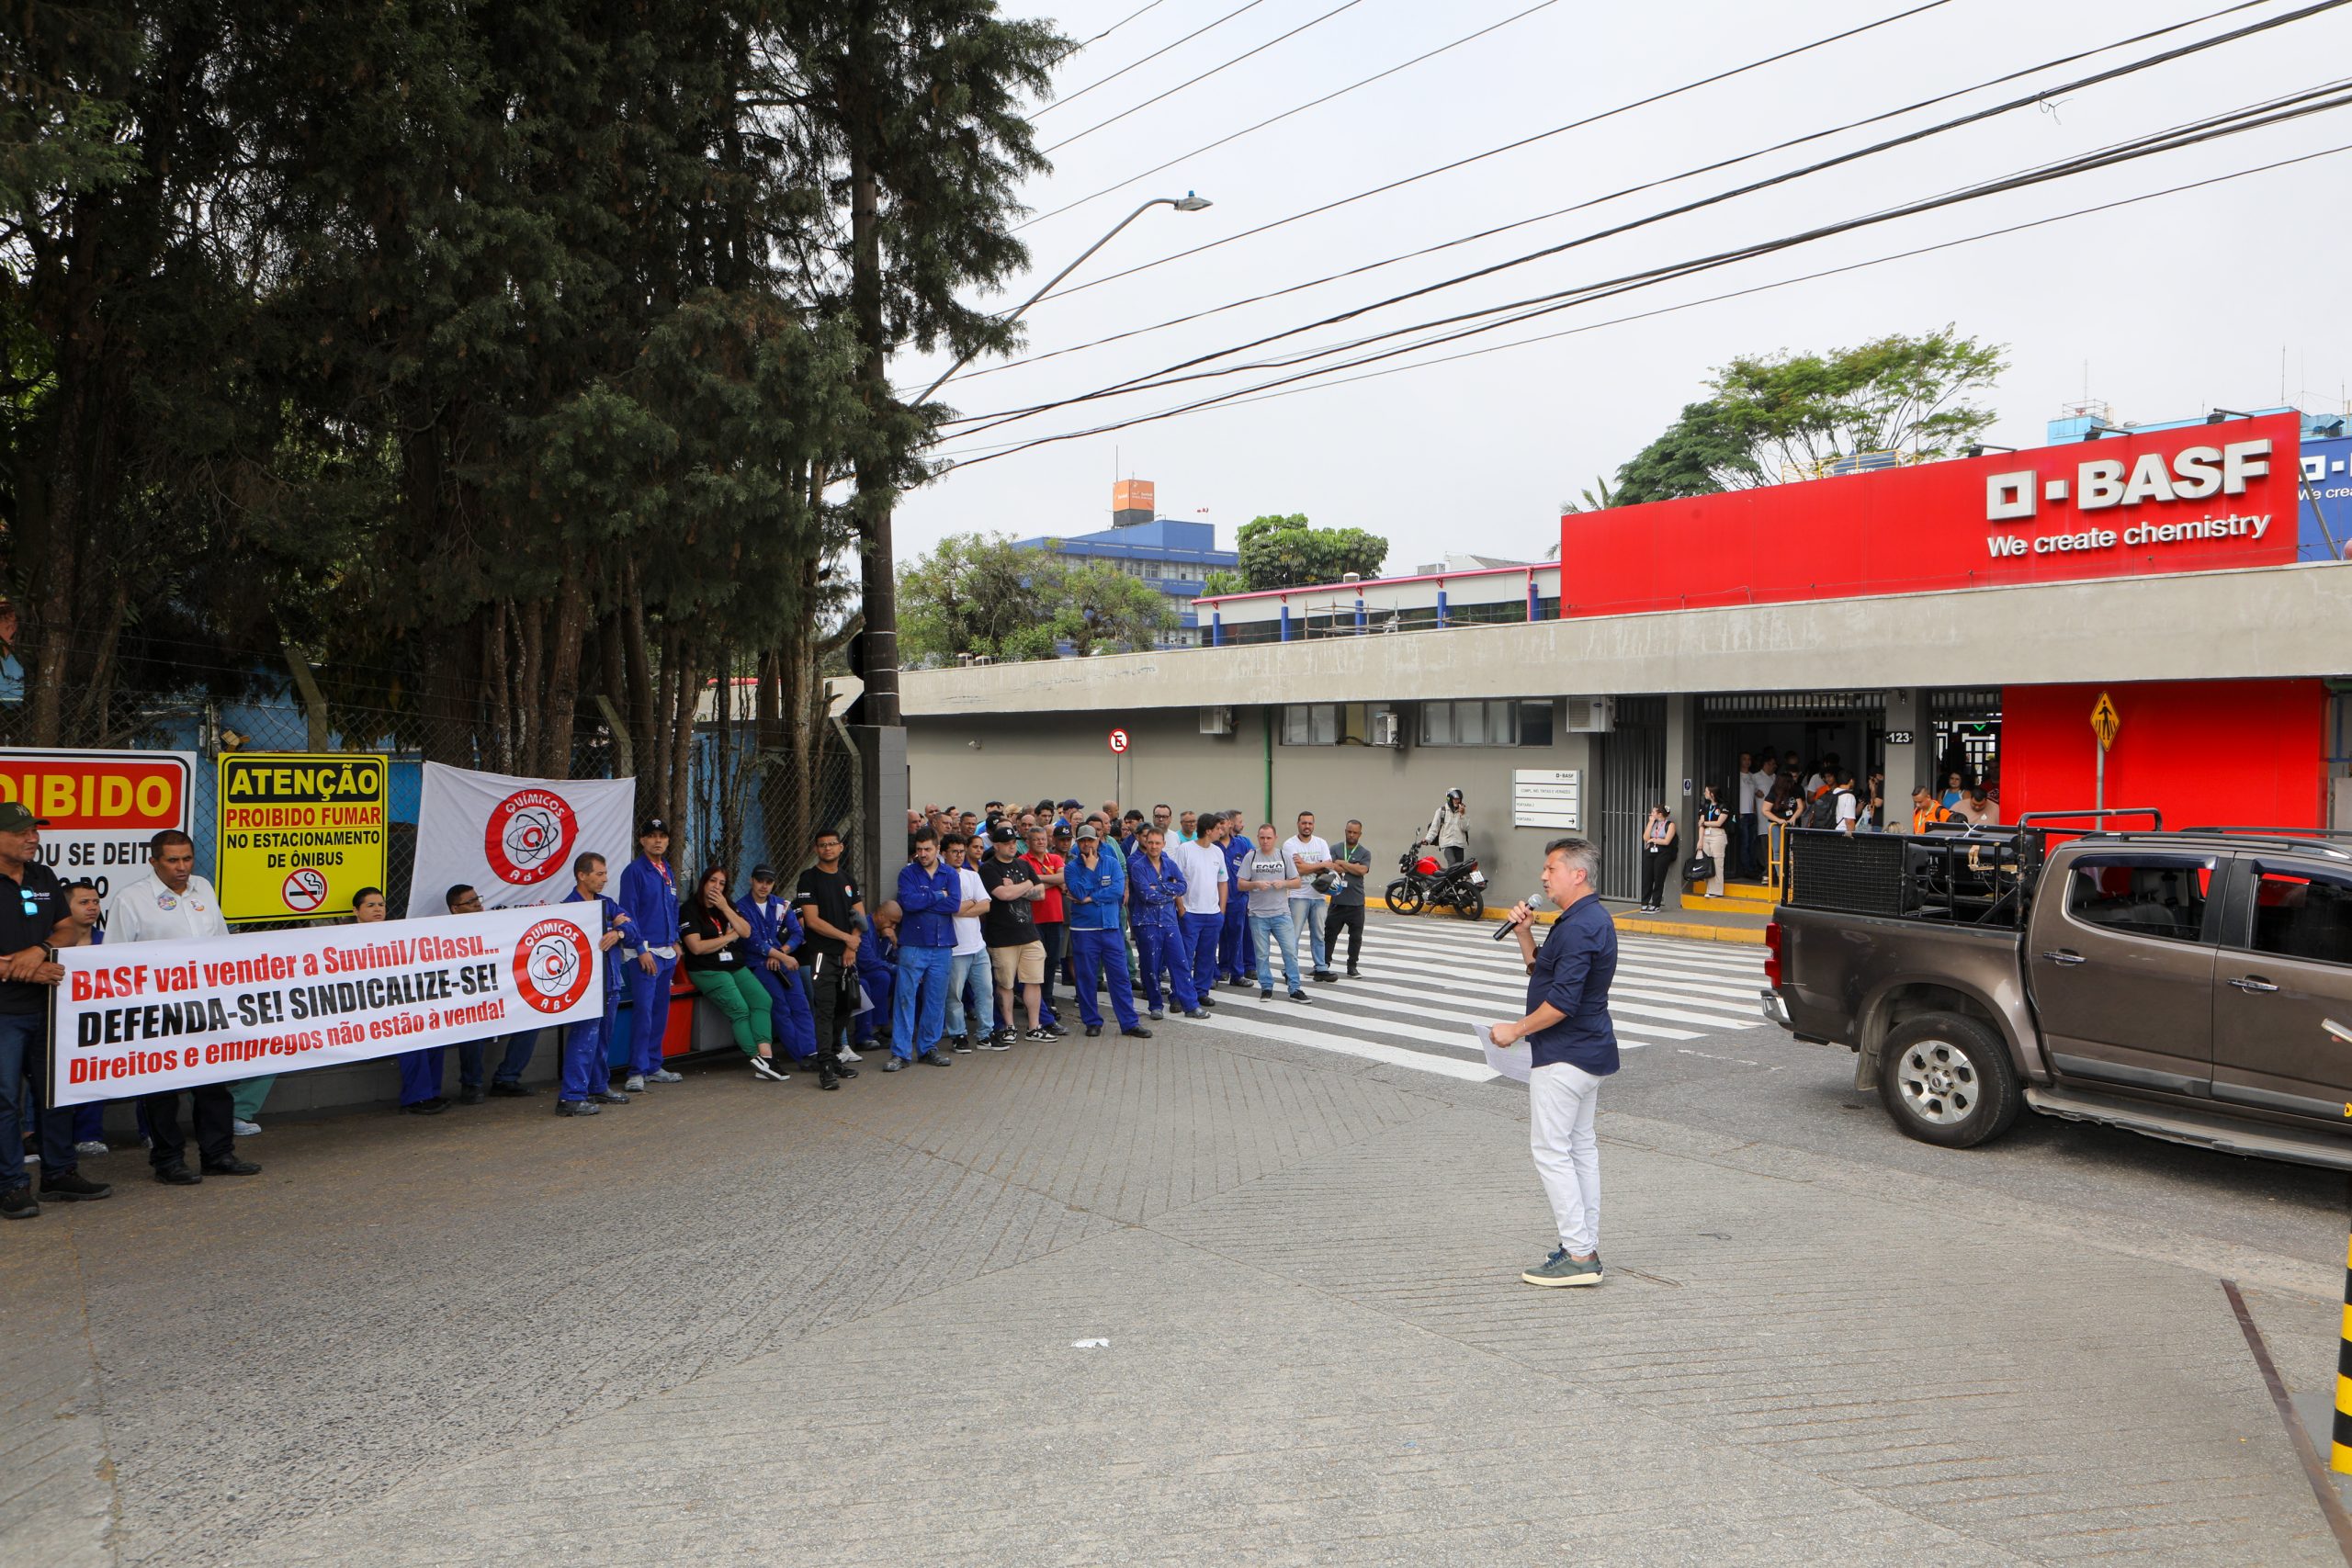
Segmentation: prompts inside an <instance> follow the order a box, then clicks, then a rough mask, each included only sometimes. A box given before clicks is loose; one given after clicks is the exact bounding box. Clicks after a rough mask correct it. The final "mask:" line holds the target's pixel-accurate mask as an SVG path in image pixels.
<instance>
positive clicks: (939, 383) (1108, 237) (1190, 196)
mask: <svg viewBox="0 0 2352 1568" xmlns="http://www.w3.org/2000/svg"><path fill="white" fill-rule="evenodd" d="M1214 205H1215V204H1214V203H1213V202H1211V201H1210V200H1209V198H1208V197H1204V196H1203V195H1201V194H1200V193H1199V192H1197V191H1189V190H1188V191H1186V192H1185V193H1184V194H1183V195H1182V196H1156V197H1152V198H1151V199H1150V200H1149V201H1147V202H1145V203H1144V204H1143V205H1142V206H1141V207H1138V208H1136V209H1135V210H1134V211H1133V212H1130V213H1128V214H1127V215H1126V216H1125V218H1122V219H1120V220H1118V221H1117V222H1116V223H1114V224H1113V225H1111V232H1110V233H1108V234H1105V235H1103V237H1102V238H1101V239H1099V240H1097V241H1095V242H1094V243H1092V244H1091V245H1089V246H1087V247H1086V249H1084V250H1082V251H1080V253H1079V254H1078V260H1076V261H1074V262H1072V263H1070V264H1069V265H1068V266H1066V267H1064V268H1062V269H1061V271H1059V272H1057V273H1056V274H1054V276H1051V277H1049V278H1047V279H1046V287H1044V288H1040V289H1039V290H1037V292H1036V293H1035V294H1032V295H1031V296H1029V298H1028V299H1023V301H1021V303H1020V304H1018V305H1016V306H1014V307H1013V309H1012V314H1011V315H1009V316H1006V317H1004V318H1003V321H1004V324H1005V325H1007V326H1011V325H1012V323H1013V322H1015V321H1019V320H1020V319H1021V313H1022V312H1023V311H1024V310H1028V309H1029V307H1030V306H1032V305H1035V303H1036V302H1037V301H1038V300H1040V299H1044V298H1045V297H1046V295H1048V294H1050V293H1052V292H1053V291H1054V285H1056V284H1057V283H1059V282H1060V281H1061V280H1062V279H1063V278H1065V277H1068V276H1069V275H1070V274H1071V273H1073V272H1076V271H1077V270H1078V269H1079V268H1080V266H1082V265H1085V262H1086V258H1087V257H1089V256H1091V255H1092V254H1094V253H1095V252H1097V251H1099V250H1101V249H1102V248H1103V246H1105V245H1107V244H1109V243H1111V241H1112V238H1113V236H1114V235H1116V234H1117V233H1118V231H1120V230H1122V229H1124V228H1125V227H1126V226H1127V225H1128V224H1130V223H1132V222H1134V221H1135V220H1136V219H1138V218H1140V217H1142V216H1143V215H1144V214H1145V213H1147V212H1148V211H1150V210H1151V209H1153V208H1155V207H1172V208H1174V209H1176V210H1177V211H1179V212H1200V211H1203V210H1204V209H1207V208H1209V207H1211V206H1214ZM978 353H979V350H978V348H969V349H967V350H965V351H964V355H963V357H962V358H960V359H958V360H956V363H955V364H953V365H951V366H949V367H947V368H946V369H945V370H944V371H942V372H940V376H939V379H938V380H936V381H933V383H932V384H931V385H930V386H928V387H925V388H924V389H922V395H921V396H920V397H918V398H916V399H915V402H916V403H917V404H918V405H921V404H923V403H927V402H929V401H931V395H932V393H933V392H935V391H937V390H939V389H940V388H942V387H944V386H945V385H947V378H949V377H951V376H953V375H955V374H956V372H957V371H958V370H961V369H962V368H964V367H965V366H967V365H969V364H970V363H971V362H972V355H976V354H978Z"/></svg>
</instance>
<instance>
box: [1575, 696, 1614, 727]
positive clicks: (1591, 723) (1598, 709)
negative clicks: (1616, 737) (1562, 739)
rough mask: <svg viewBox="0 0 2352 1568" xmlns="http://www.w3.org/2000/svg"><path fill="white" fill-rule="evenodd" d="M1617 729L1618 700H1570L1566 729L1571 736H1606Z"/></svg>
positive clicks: (1576, 698)
mask: <svg viewBox="0 0 2352 1568" xmlns="http://www.w3.org/2000/svg"><path fill="white" fill-rule="evenodd" d="M1566 728H1567V732H1568V733H1569V734H1570V735H1606V734H1608V733H1609V732H1610V731H1611V730H1612V729H1614V728H1617V699H1616V698H1614V697H1570V698H1569V699H1568V702H1567V725H1566Z"/></svg>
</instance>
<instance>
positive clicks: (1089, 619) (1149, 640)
mask: <svg viewBox="0 0 2352 1568" xmlns="http://www.w3.org/2000/svg"><path fill="white" fill-rule="evenodd" d="M1055 560H1056V563H1057V570H1052V571H1049V572H1047V573H1045V574H1043V576H1042V581H1040V582H1039V584H1038V587H1039V591H1040V592H1041V593H1042V594H1043V595H1044V596H1045V597H1046V605H1047V608H1048V609H1049V610H1050V611H1051V612H1052V615H1053V623H1052V624H1053V634H1054V640H1055V641H1056V642H1057V643H1067V644H1069V650H1070V651H1071V652H1072V653H1074V654H1076V655H1077V656H1078V657H1080V658H1081V659H1083V658H1085V657H1086V656H1087V655H1089V654H1091V653H1093V652H1095V651H1096V650H1097V649H1107V650H1110V651H1113V652H1119V651H1126V652H1131V653H1144V652H1148V651H1149V650H1150V649H1153V648H1155V647H1157V646H1158V644H1159V636H1160V634H1161V633H1163V632H1168V631H1172V630H1174V629H1175V626H1176V620H1177V616H1176V606H1175V604H1174V603H1173V602H1172V601H1171V600H1170V598H1169V597H1168V595H1167V594H1165V593H1162V592H1160V591H1159V589H1157V588H1154V587H1152V586H1151V584H1149V583H1148V582H1146V581H1143V580H1142V579H1141V578H1139V577H1131V576H1129V575H1128V574H1127V573H1125V572H1124V571H1121V570H1119V569H1118V568H1117V567H1115V566H1113V565H1111V564H1110V563H1109V562H1107V561H1095V560H1085V559H1082V558H1075V557H1068V556H1062V557H1056V558H1055Z"/></svg>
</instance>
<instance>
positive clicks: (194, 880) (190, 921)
mask: <svg viewBox="0 0 2352 1568" xmlns="http://www.w3.org/2000/svg"><path fill="white" fill-rule="evenodd" d="M228 934H229V922H228V921H227V920H225V919H221V918H220V895H219V894H218V893H215V892H214V891H212V884H210V883H209V882H207V881H205V880H204V878H202V877H200V876H190V877H189V878H188V879H187V890H186V891H184V892H179V893H175V892H173V891H172V890H171V889H170V888H168V887H166V886H164V883H163V879H162V878H160V877H158V876H156V875H155V874H153V872H150V873H149V874H146V875H145V876H142V877H141V878H140V879H139V880H138V881H136V882H133V883H130V884H129V885H128V886H122V887H118V888H116V889H115V890H114V897H112V898H110V899H108V900H107V941H108V942H172V941H177V940H180V939H184V938H194V937H216V936H227V935H228Z"/></svg>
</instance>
